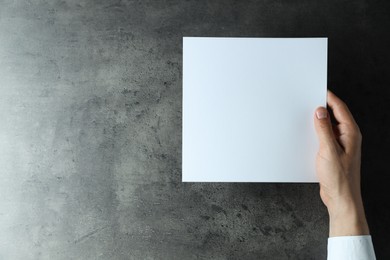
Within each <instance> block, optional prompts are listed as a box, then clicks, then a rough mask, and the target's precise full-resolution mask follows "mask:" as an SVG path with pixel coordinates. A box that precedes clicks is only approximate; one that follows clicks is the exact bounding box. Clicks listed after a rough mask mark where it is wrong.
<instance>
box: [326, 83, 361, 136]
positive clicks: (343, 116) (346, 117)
mask: <svg viewBox="0 0 390 260" xmlns="http://www.w3.org/2000/svg"><path fill="white" fill-rule="evenodd" d="M328 105H329V107H330V108H331V109H332V111H333V115H334V117H335V118H336V120H337V122H339V123H341V124H347V125H350V126H351V127H352V128H353V130H355V129H356V128H357V124H356V122H355V120H354V118H353V116H352V114H351V112H350V111H349V109H348V107H347V105H346V104H345V103H344V102H343V101H342V100H341V99H340V98H338V97H337V96H336V95H335V94H333V93H332V92H331V91H330V90H328Z"/></svg>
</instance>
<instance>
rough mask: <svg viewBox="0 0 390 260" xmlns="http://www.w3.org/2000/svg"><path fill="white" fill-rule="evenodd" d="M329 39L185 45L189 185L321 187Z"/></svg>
mask: <svg viewBox="0 0 390 260" xmlns="http://www.w3.org/2000/svg"><path fill="white" fill-rule="evenodd" d="M326 91H327V38H207V37H184V38H183V150H182V156H183V157H182V180H183V182H318V179H317V176H316V172H315V158H316V154H317V150H318V140H317V136H316V133H315V129H314V121H313V120H314V111H315V109H316V108H317V107H318V106H326Z"/></svg>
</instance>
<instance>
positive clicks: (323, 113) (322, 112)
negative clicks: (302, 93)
mask: <svg viewBox="0 0 390 260" xmlns="http://www.w3.org/2000/svg"><path fill="white" fill-rule="evenodd" d="M316 115H317V118H318V119H324V118H326V117H327V116H328V113H327V112H326V110H323V109H321V110H319V111H317V112H316Z"/></svg>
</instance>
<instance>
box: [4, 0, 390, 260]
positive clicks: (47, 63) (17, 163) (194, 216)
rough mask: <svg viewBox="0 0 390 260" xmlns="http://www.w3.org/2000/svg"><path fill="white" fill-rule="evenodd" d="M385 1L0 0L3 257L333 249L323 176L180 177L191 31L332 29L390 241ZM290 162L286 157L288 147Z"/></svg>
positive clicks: (384, 243) (378, 236)
mask: <svg viewBox="0 0 390 260" xmlns="http://www.w3.org/2000/svg"><path fill="white" fill-rule="evenodd" d="M389 11H390V5H389V1H386V0H383V1H368V0H366V1H365V0H358V1H340V0H335V1H327V0H323V1H311V0H310V1H309V0H304V1H298V0H296V1H293V0H290V1H287V0H286V1H280V0H278V1H272V0H263V1H195V0H193V1H179V0H176V1H168V0H166V1H157V0H156V1H136V0H134V1H131V0H127V1H86V0H81V1H76V0H72V1H70V0H68V1H57V0H55V1H48V0H47V1H44V0H41V1H38V0H37V1H34V0H25V1H22V0H15V1H8V0H0V90H1V92H0V94H1V95H0V118H1V122H0V177H1V179H0V199H1V200H0V259H325V258H326V245H327V236H328V216H327V211H326V209H325V207H324V206H323V204H322V202H321V200H320V198H319V194H318V192H319V189H318V185H316V184H213V183H209V184H201V183H197V184H191V183H181V123H182V118H181V109H182V102H181V98H182V83H181V80H182V76H181V71H182V37H183V36H247V37H300V36H327V37H329V77H328V78H329V88H330V89H332V90H333V91H334V92H336V94H338V95H339V96H341V97H342V98H343V99H345V100H346V102H347V104H348V105H349V106H350V108H351V110H352V112H353V113H354V115H355V116H356V120H357V121H358V123H359V124H360V126H361V129H362V132H363V166H362V167H363V196H364V201H365V204H366V211H367V217H368V221H369V225H370V227H371V231H372V234H373V240H374V245H375V248H376V251H377V256H378V258H379V259H384V258H385V257H389V256H390V249H389V247H388V241H390V225H389V222H388V220H389V219H390V210H389V209H390V207H389V206H390V201H389V199H388V198H389V196H388V195H387V194H388V190H389V189H388V188H387V186H388V182H389V170H388V167H386V166H387V164H388V158H389V149H388V148H387V147H388V146H389V145H390V136H389V135H388V132H389V131H388V130H389V126H390V118H389V112H388V110H389V103H390V95H389V87H388V86H389V83H390V76H389V66H390V65H389V64H390V62H389V54H390V51H389V46H390V44H389V25H390V20H389ZM281 163H282V162H281Z"/></svg>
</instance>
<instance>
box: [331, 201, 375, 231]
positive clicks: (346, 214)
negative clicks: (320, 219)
mask: <svg viewBox="0 0 390 260" xmlns="http://www.w3.org/2000/svg"><path fill="white" fill-rule="evenodd" d="M328 211H329V236H330V237H334V236H358V235H369V234H370V232H369V229H368V225H367V220H366V216H365V214H364V207H363V202H362V200H361V198H359V199H352V198H351V199H348V200H345V201H344V202H342V203H339V204H337V205H333V206H332V207H331V208H328Z"/></svg>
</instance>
